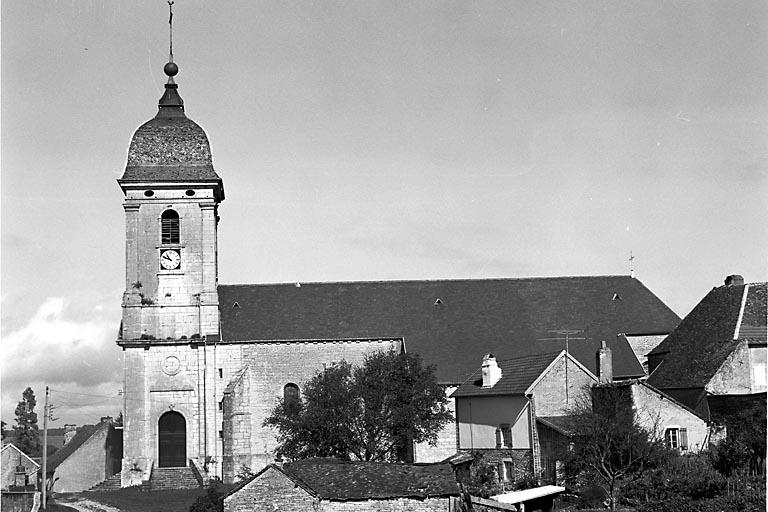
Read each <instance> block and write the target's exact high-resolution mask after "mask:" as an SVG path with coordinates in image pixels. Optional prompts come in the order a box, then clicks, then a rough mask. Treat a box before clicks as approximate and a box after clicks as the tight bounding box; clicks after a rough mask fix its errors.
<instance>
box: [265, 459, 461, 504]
mask: <svg viewBox="0 0 768 512" xmlns="http://www.w3.org/2000/svg"><path fill="white" fill-rule="evenodd" d="M276 467H277V466H276ZM279 469H280V471H282V472H283V473H284V474H285V475H286V476H288V477H289V478H291V479H292V480H293V481H294V482H296V483H297V484H299V485H301V486H302V487H303V488H304V489H306V490H307V491H309V492H310V493H312V494H313V495H314V496H316V497H317V498H320V499H325V500H331V501H353V500H368V499H393V498H416V499H425V498H429V497H442V496H458V495H459V485H458V483H457V482H456V476H455V475H454V473H453V469H452V468H451V465H450V464H425V465H420V464H392V463H384V462H361V461H355V462H347V461H340V460H336V459H323V458H318V459H306V460H298V461H295V462H287V463H285V464H283V466H282V468H279Z"/></svg>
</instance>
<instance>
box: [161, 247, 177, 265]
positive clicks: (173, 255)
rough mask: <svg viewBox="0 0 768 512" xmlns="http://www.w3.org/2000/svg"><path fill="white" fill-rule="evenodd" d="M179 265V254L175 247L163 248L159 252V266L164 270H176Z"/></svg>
mask: <svg viewBox="0 0 768 512" xmlns="http://www.w3.org/2000/svg"><path fill="white" fill-rule="evenodd" d="M180 265H181V254H179V251H177V250H175V249H165V250H164V251H162V252H161V253H160V267H162V268H163V269H165V270H176V269H177V268H179V266H180Z"/></svg>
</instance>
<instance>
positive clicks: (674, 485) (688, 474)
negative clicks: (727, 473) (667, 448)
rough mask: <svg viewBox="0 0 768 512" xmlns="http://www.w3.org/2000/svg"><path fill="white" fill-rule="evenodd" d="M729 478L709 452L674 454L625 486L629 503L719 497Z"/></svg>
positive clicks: (623, 495) (625, 494)
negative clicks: (711, 458) (710, 456)
mask: <svg viewBox="0 0 768 512" xmlns="http://www.w3.org/2000/svg"><path fill="white" fill-rule="evenodd" d="M725 490H726V480H725V478H724V477H723V476H722V475H721V474H720V473H719V472H718V471H716V470H715V469H714V468H713V467H712V464H711V463H710V460H709V458H708V457H707V456H706V455H699V454H695V455H682V456H680V455H677V456H672V457H671V458H670V459H668V460H667V461H666V462H665V463H664V464H663V465H661V466H659V467H657V468H655V469H651V470H648V471H646V472H645V473H644V474H643V475H642V476H641V477H640V478H638V479H636V480H635V481H632V482H628V483H627V484H626V485H625V486H624V488H623V489H622V497H623V501H624V502H626V503H629V504H633V505H638V504H640V503H647V502H657V501H670V500H675V499H678V498H680V499H683V500H686V501H692V500H701V499H707V498H716V497H719V496H721V495H722V494H724V493H725Z"/></svg>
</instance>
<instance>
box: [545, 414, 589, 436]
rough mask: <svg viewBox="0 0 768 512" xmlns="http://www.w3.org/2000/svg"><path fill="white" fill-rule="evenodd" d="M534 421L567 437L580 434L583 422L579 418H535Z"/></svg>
mask: <svg viewBox="0 0 768 512" xmlns="http://www.w3.org/2000/svg"><path fill="white" fill-rule="evenodd" d="M536 421H537V422H539V423H541V424H542V425H546V426H547V427H549V428H551V429H552V430H554V431H556V432H559V433H561V434H563V435H564V436H567V437H573V436H575V435H578V434H581V433H582V431H581V427H582V425H584V420H583V419H582V418H581V417H580V416H576V415H570V416H536Z"/></svg>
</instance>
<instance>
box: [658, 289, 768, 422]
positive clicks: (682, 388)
mask: <svg viewBox="0 0 768 512" xmlns="http://www.w3.org/2000/svg"><path fill="white" fill-rule="evenodd" d="M766 290H767V286H766V283H748V284H745V283H744V279H743V278H742V277H741V276H738V275H732V276H728V277H727V278H726V280H725V284H724V285H723V286H719V287H716V288H713V289H712V290H711V291H710V292H709V293H708V294H707V295H706V296H705V297H704V298H703V299H702V300H701V302H699V303H698V304H697V305H696V307H695V308H693V310H692V311H691V312H690V313H689V314H688V315H687V316H686V317H685V318H684V319H683V320H682V322H680V325H678V326H677V328H676V329H675V330H674V331H673V332H672V333H671V334H670V335H669V336H667V338H666V339H665V340H664V341H663V342H662V343H661V344H659V345H658V346H657V347H656V348H655V349H653V350H652V351H651V352H650V354H649V355H648V362H649V370H650V372H651V373H650V376H649V378H648V383H649V384H651V385H653V386H654V387H656V388H658V389H660V390H662V391H664V393H666V394H668V395H669V396H672V397H674V398H675V399H677V400H678V401H680V402H681V403H683V404H685V405H686V406H687V407H690V408H691V409H694V410H695V411H697V412H698V413H699V414H701V415H702V416H703V417H704V418H706V419H708V420H709V419H718V418H717V416H718V411H717V410H713V404H715V405H717V404H727V402H728V400H727V397H729V396H737V395H738V396H739V397H740V399H741V400H740V402H741V403H743V402H744V400H746V401H751V402H754V403H759V404H762V407H765V392H766V384H768V379H767V377H766V341H767V337H768V336H767V334H766V332H767V327H766V317H767V316H768V306H767V304H768V300H766V295H768V294H767V293H766ZM713 398H714V400H713Z"/></svg>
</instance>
